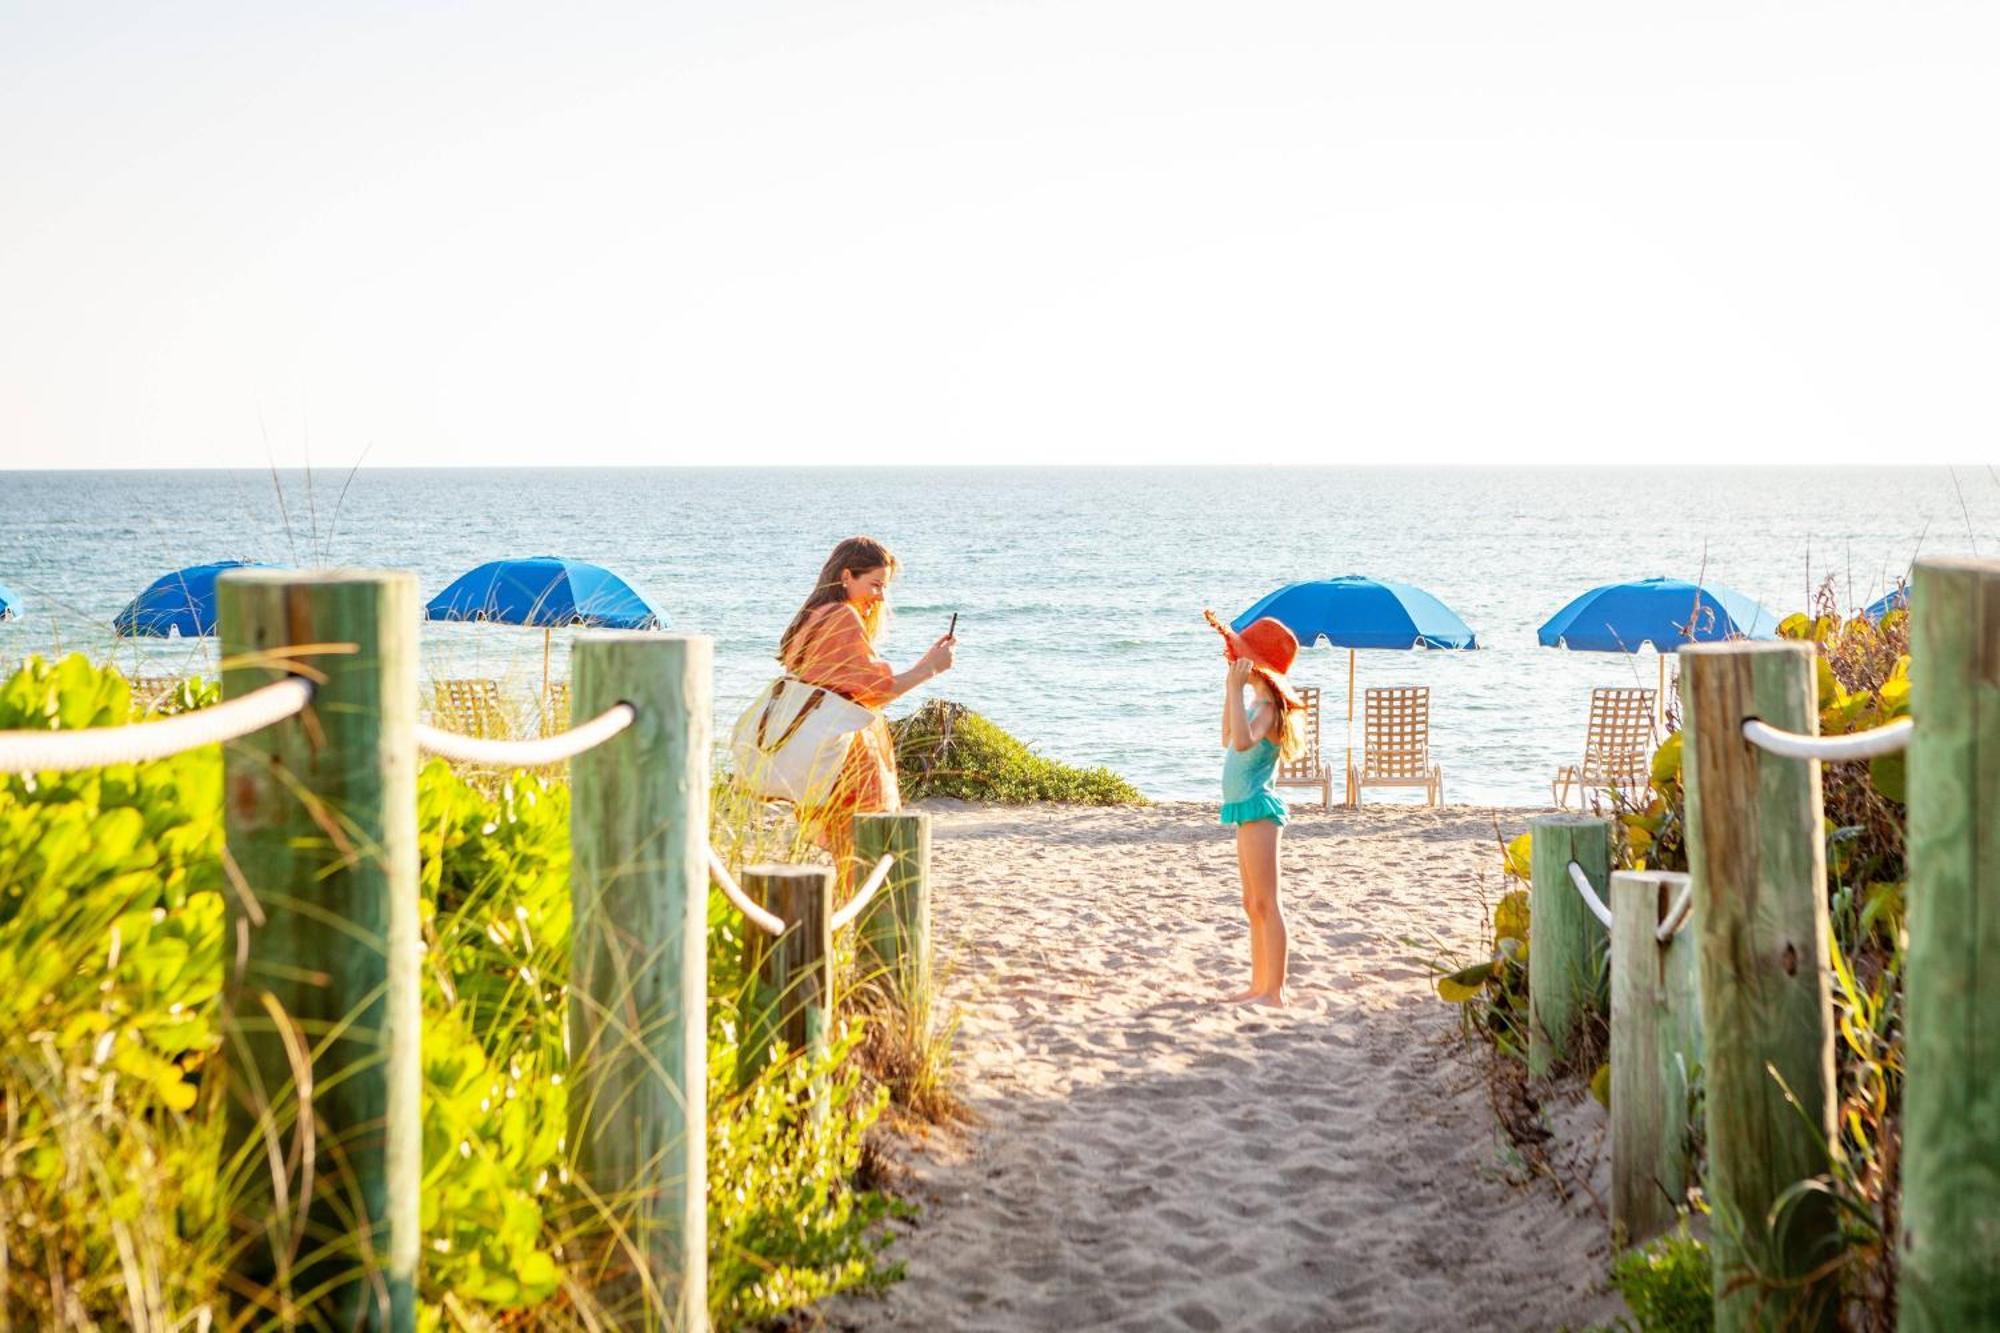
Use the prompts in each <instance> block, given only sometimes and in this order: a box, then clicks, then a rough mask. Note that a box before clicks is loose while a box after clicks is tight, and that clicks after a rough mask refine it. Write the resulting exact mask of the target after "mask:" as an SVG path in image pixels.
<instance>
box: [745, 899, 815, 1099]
mask: <svg viewBox="0 0 2000 1333" xmlns="http://www.w3.org/2000/svg"><path fill="white" fill-rule="evenodd" d="M833 878H834V876H833V869H832V867H830V866H815V865H763V866H746V867H745V868H744V870H743V891H744V892H745V893H747V894H748V895H749V896H750V898H751V900H752V901H754V902H755V903H756V904H757V905H758V906H760V907H763V908H765V909H766V910H768V911H769V912H771V913H772V914H773V915H774V916H777V917H778V918H779V919H781V920H782V921H783V922H784V923H785V933H784V934H783V935H780V936H779V937H778V938H776V939H772V938H771V937H770V936H769V935H766V934H765V933H764V932H763V931H761V930H749V931H746V932H744V939H745V941H746V953H747V956H746V957H745V959H744V964H743V968H744V971H745V972H747V973H748V974H749V977H748V979H747V980H746V983H745V995H744V1011H743V1018H742V1022H741V1024H740V1038H739V1044H738V1046H737V1057H736V1058H737V1079H738V1081H739V1082H740V1083H748V1082H749V1081H750V1080H751V1079H753V1078H755V1077H756V1075H757V1073H758V1072H759V1071H760V1070H762V1069H763V1068H764V1066H765V1065H766V1064H767V1063H769V1060H770V1049H771V1044H772V1042H773V1040H775V1039H777V1038H783V1040H784V1043H785V1045H786V1047H787V1048H789V1049H790V1050H791V1052H792V1053H793V1054H795V1055H797V1054H802V1053H805V1052H808V1051H811V1052H817V1051H819V1050H821V1049H822V1048H823V1047H824V1045H825V1043H826V1035H827V1028H828V1025H829V1023H830V1021H831V1017H832V1011H833Z"/></svg>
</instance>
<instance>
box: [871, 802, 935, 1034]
mask: <svg viewBox="0 0 2000 1333" xmlns="http://www.w3.org/2000/svg"><path fill="white" fill-rule="evenodd" d="M854 851H855V864H856V865H857V866H859V867H861V868H862V870H863V872H864V873H865V872H866V871H867V869H868V868H869V867H872V866H873V865H874V864H875V863H876V862H877V861H880V860H881V859H882V858H883V857H884V856H893V857H895V858H896V864H895V865H894V866H893V867H892V868H891V869H890V871H889V879H888V882H887V883H886V884H884V885H883V886H882V891H881V892H880V893H878V894H877V895H876V896H875V900H874V901H873V902H871V903H869V904H868V906H867V907H866V908H865V909H864V910H863V911H862V913H861V918H860V920H858V921H857V922H855V939H856V941H857V949H856V952H857V954H859V956H860V958H861V960H862V961H861V967H862V973H861V974H862V976H864V977H866V976H869V975H870V974H871V973H873V972H875V971H876V970H878V969H879V970H880V971H881V972H882V973H883V974H884V975H886V977H887V978H888V982H889V984H890V985H891V986H893V987H895V993H896V995H897V996H898V998H899V999H900V1000H901V1001H902V1002H903V1004H904V1005H905V1006H906V1007H908V1006H910V1005H911V1004H912V1003H913V1002H918V1003H920V1002H921V1001H922V1000H923V999H924V998H927V997H928V995H929V993H930V984H931V817H930V816H929V815H927V814H923V813H920V812H919V813H903V814H894V815H856V816H855V817H854Z"/></svg>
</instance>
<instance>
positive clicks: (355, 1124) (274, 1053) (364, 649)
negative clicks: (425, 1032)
mask: <svg viewBox="0 0 2000 1333" xmlns="http://www.w3.org/2000/svg"><path fill="white" fill-rule="evenodd" d="M216 601H217V609H218V619H219V626H218V627H219V629H220V632H221V638H222V659H223V661H224V662H225V663H227V664H229V665H228V668H227V669H226V670H225V671H224V672H223V673H222V688H223V693H224V694H225V695H226V696H227V697H230V698H236V697H240V696H242V695H245V694H248V693H249V692H251V691H252V690H255V689H258V688H261V687H262V686H264V685H267V684H269V683H271V682H272V681H274V680H278V679H282V678H283V677H285V676H286V675H288V674H296V675H301V676H305V677H307V678H308V679H311V680H314V681H315V682H316V684H315V691H314V695H313V700H312V703H311V705H310V706H309V707H308V708H307V710H306V711H305V712H304V713H302V714H300V715H299V716H297V717H293V718H289V719H287V720H286V721H284V722H280V723H278V724H277V725H275V726H272V727H267V728H265V729H264V730H262V731H259V732H255V733H253V734H251V735H249V736H246V737H244V738H243V739H242V740H241V741H238V742H236V743H234V744H232V745H228V746H225V747H224V749H223V756H224V758H223V762H224V771H225V781H226V788H225V790H226V797H225V800H224V806H223V820H224V831H225V836H226V838H227V845H228V856H229V860H230V866H231V869H232V872H233V873H232V881H233V888H232V890H231V891H230V892H227V893H224V894H223V902H224V904H225V910H226V911H227V913H228V918H229V922H228V925H229V929H228V934H227V935H226V936H225V938H227V939H228V940H230V941H232V945H231V949H232V952H233V953H234V956H235V958H236V960H237V966H236V967H235V968H234V969H232V971H231V973H230V975H229V977H228V994H227V998H226V1002H225V1007H224V1019H223V1023H224V1038H223V1045H222V1061H223V1068H224V1077H225V1080H226V1086H227V1088H228V1099H229V1109H228V1117H227V1124H226V1126H225V1130H224V1135H225V1137H224V1141H223V1153H222V1155H223V1158H224V1160H228V1159H230V1158H232V1157H234V1156H235V1155H236V1154H238V1153H239V1152H241V1153H243V1154H244V1156H245V1158H246V1159H247V1160H248V1161H249V1162H251V1163H253V1164H254V1165H253V1166H252V1167H251V1168H250V1169H249V1170H247V1171H246V1173H245V1176H244V1180H243V1186H242V1189H243V1193H242V1196H241V1198H240V1199H239V1201H238V1203H237V1205H236V1214H235V1216H234V1217H233V1218H232V1219H231V1226H232V1231H233V1232H234V1237H233V1241H234V1244H235V1245H236V1246H237V1247H238V1248H237V1249H236V1252H235V1254H236V1257H235V1260H234V1262H233V1264H232V1266H231V1268H232V1274H233V1278H232V1280H231V1281H230V1282H227V1283H225V1284H223V1285H224V1286H225V1288H226V1289H230V1290H231V1291H232V1296H233V1299H234V1300H235V1301H236V1302H237V1303H238V1311H239V1313H240V1314H241V1316H242V1318H243V1319H244V1321H245V1322H247V1323H250V1324H256V1325H262V1324H263V1323H265V1322H267V1321H272V1320H275V1319H276V1318H277V1317H278V1312H279V1311H280V1310H282V1309H284V1308H285V1307H284V1306H283V1305H281V1304H277V1303H274V1302H281V1301H284V1300H309V1301H310V1303H311V1308H312V1311H313V1314H314V1317H315V1318H323V1319H324V1321H325V1322H326V1324H327V1325H328V1326H329V1327H337V1328H367V1329H382V1330H392V1331H394V1333H403V1331H405V1330H409V1329H413V1328H414V1327H415V1326H416V1314H417V1292H416V1276H417V1251H418V1242H419V1239H420V1234H421V1228H420V1225H419V1218H418V1206H419V1202H420V1200H419V1195H418V1190H419V1188H420V1185H421V1180H422V1167H423V1163H422V1126H421V1124H420V1108H419V1105H418V1103H419V1098H420V1096H421V1091H422V1065H421V1064H420V1062H419V1058H418V1030H419V1025H420V1022H421V1017H422V1016H421V1011H420V1005H419V995H418V962H419V951H420V949H421V945H422V941H421V937H420V935H419V931H418V924H417V789H416V778H417V742H416V721H417V581H416V578H415V577H414V576H413V575H410V574H406V573H382V572H368V573H361V572H347V571H339V572H335V571H328V572H323V573H311V574H308V573H300V572H297V571H290V570H283V571H281V570H237V571H232V572H230V573H227V574H224V575H223V576H222V578H221V580H220V581H219V582H218V585H217V591H216ZM292 645H307V646H308V647H307V648H306V650H305V651H302V652H299V653H296V654H291V653H288V651H287V650H288V649H289V648H291V646H292ZM287 668H296V670H292V671H288V669H287ZM237 875H240V879H238V878H237V877H236V876H237ZM313 1051H317V1055H316V1057H315V1056H313V1055H311V1054H310V1052H313ZM295 1060H299V1061H304V1060H310V1077H309V1078H306V1079H300V1078H299V1077H298V1074H299V1072H300V1070H299V1068H298V1067H297V1066H295V1064H294V1061H295ZM302 1083H303V1086H304V1088H305V1089H306V1096H305V1098H304V1105H303V1106H302V1105H301V1097H300V1087H301V1084H302ZM302 1121H303V1126H302ZM308 1129H309V1130H310V1132H309V1133H307V1132H306V1130H308ZM274 1172H277V1173H281V1174H282V1177H283V1182H282V1183H283V1188H282V1189H279V1188H277V1186H278V1183H279V1182H278V1181H277V1180H274V1179H273V1173H274ZM302 1194H305V1195H309V1198H307V1199H306V1200H305V1201H304V1205H305V1206H303V1207H301V1195H302ZM329 1242H335V1244H333V1245H332V1246H331V1248H330V1247H329ZM316 1254H317V1255H318V1257H316V1258H315V1257H314V1256H315V1255H316Z"/></svg>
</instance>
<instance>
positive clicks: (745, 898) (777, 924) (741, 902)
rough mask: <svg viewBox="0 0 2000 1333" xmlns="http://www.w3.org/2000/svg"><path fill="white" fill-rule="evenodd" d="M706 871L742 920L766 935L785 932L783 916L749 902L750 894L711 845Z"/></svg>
mask: <svg viewBox="0 0 2000 1333" xmlns="http://www.w3.org/2000/svg"><path fill="white" fill-rule="evenodd" d="M708 873H709V874H710V875H711V876H713V877H714V879H715V883H716V886H717V887H718V888H720V889H721V890H722V896H723V897H725V898H727V899H729V901H730V902H732V903H735V904H736V910H737V911H739V912H741V913H743V918H744V920H746V921H748V922H749V923H750V924H751V925H753V926H755V927H757V929H759V930H761V931H763V932H764V933H765V934H766V935H782V934H784V933H785V920H784V918H783V917H780V916H774V915H772V914H771V913H769V912H767V911H765V910H764V909H763V908H761V907H759V906H758V905H757V904H756V903H753V902H751V901H750V895H749V894H747V893H745V892H743V886H742V885H741V884H738V883H737V882H736V876H734V875H732V874H730V873H729V867H728V866H726V865H724V864H723V863H722V858H721V857H719V856H717V855H716V854H715V848H713V847H711V848H709V849H708Z"/></svg>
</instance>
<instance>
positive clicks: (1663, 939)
mask: <svg viewBox="0 0 2000 1333" xmlns="http://www.w3.org/2000/svg"><path fill="white" fill-rule="evenodd" d="M1693 910H1694V881H1693V880H1692V879H1690V880H1689V881H1688V882H1687V883H1685V884H1683V885H1681V891H1680V895H1679V896H1678V897H1676V898H1675V899H1674V902H1673V906H1671V907H1669V908H1668V909H1667V915H1666V918H1665V919H1664V920H1662V921H1661V922H1660V924H1659V927H1658V928H1657V929H1656V930H1654V931H1653V938H1654V939H1656V940H1658V941H1659V942H1660V943H1662V944H1669V943H1672V941H1673V938H1674V936H1676V935H1678V934H1680V932H1681V927H1682V926H1685V925H1686V924H1687V922H1688V915H1689V913H1691V912H1692V911H1693Z"/></svg>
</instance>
